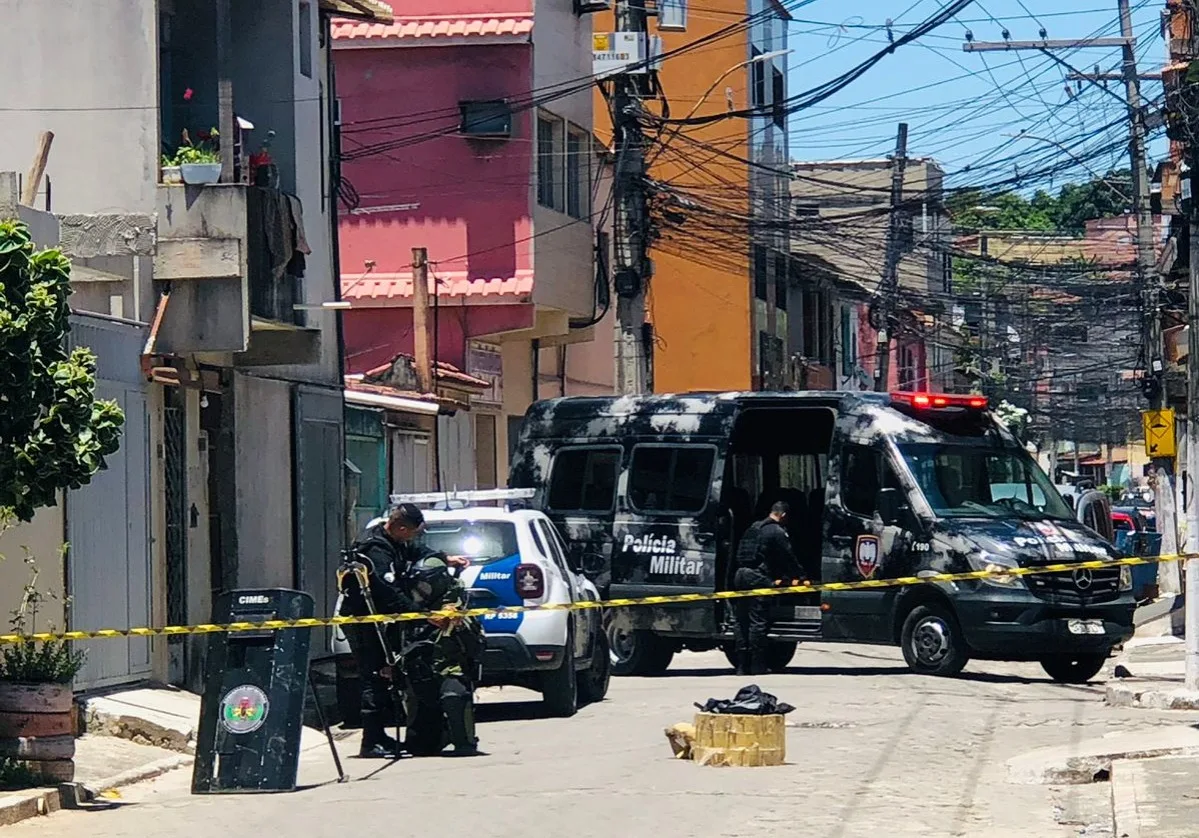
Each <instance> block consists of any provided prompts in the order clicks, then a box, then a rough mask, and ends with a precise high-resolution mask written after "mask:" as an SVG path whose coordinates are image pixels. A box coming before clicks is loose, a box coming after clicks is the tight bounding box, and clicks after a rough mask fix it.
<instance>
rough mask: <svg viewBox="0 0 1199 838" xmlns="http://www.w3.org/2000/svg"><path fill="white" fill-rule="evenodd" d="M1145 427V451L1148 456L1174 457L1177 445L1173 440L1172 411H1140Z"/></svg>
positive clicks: (1176, 452) (1167, 409)
mask: <svg viewBox="0 0 1199 838" xmlns="http://www.w3.org/2000/svg"><path fill="white" fill-rule="evenodd" d="M1141 422H1142V423H1143V424H1144V427H1145V453H1146V454H1147V455H1148V456H1150V457H1175V456H1177V454H1178V447H1177V444H1176V442H1175V440H1174V411H1173V410H1170V409H1169V408H1166V409H1165V410H1144V411H1141Z"/></svg>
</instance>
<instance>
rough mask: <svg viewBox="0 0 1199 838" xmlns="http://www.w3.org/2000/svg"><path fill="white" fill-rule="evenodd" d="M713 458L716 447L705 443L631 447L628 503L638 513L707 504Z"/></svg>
mask: <svg viewBox="0 0 1199 838" xmlns="http://www.w3.org/2000/svg"><path fill="white" fill-rule="evenodd" d="M715 461H716V450H715V449H714V448H709V447H707V446H698V445H690V446H670V445H637V446H634V447H633V462H632V466H631V467H630V469H629V503H630V505H631V506H632V507H633V509H636V510H638V511H639V512H669V513H695V512H699V511H700V510H701V509H703V508H704V506H706V505H707V503H708V490H709V489H710V488H711V486H712V465H713V464H714V463H715Z"/></svg>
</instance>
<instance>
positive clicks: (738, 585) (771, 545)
mask: <svg viewBox="0 0 1199 838" xmlns="http://www.w3.org/2000/svg"><path fill="white" fill-rule="evenodd" d="M790 511H791V508H790V507H789V506H788V505H787V504H786V503H785V502H784V501H779V502H778V503H776V504H774V506H772V507H770V515H768V516H767V517H766V518H763V519H762V520H761V521H755V522H754V523H753V524H750V526H749V529H748V530H746V531H745V535H743V536H742V537H741V544H740V545H739V546H738V548H737V573H736V574H735V575H734V577H733V589H734V590H738V591H750V590H754V589H757V588H769V587H771V586H772V585H773V584H775V583H776V581H782V580H784V579H786V580H792V579H799V578H800V577H801V576H802V575H803V574H802V571H801V570H800V566H799V562H798V560H796V558H795V552H794V551H793V550H792V549H791V538H790V537H789V536H788V535H787V530H786V528H785V526H784V524H785V523H786V520H787V515H788V513H790ZM733 603H734V610H735V612H736V615H737V674H738V675H764V674H766V672H767V671H768V669H769V667H768V664H767V659H766V648H767V640H766V633H767V631H768V630H769V627H770V603H769V600H767V599H766V598H764V597H738V598H737V599H735V600H734V601H733Z"/></svg>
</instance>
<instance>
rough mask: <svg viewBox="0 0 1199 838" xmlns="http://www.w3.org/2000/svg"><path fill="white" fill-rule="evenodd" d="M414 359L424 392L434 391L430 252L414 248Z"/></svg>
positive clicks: (419, 381)
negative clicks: (431, 343)
mask: <svg viewBox="0 0 1199 838" xmlns="http://www.w3.org/2000/svg"><path fill="white" fill-rule="evenodd" d="M412 359H413V361H414V362H415V365H416V381H417V384H418V385H419V386H420V390H421V392H422V393H432V392H433V353H432V350H431V349H430V348H429V254H428V251H426V250H425V248H423V247H414V248H412Z"/></svg>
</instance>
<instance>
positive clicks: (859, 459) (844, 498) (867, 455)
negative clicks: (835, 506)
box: [841, 445, 882, 518]
mask: <svg viewBox="0 0 1199 838" xmlns="http://www.w3.org/2000/svg"><path fill="white" fill-rule="evenodd" d="M881 460H882V458H881V457H880V456H879V451H877V450H876V449H874V448H869V447H867V446H865V445H845V446H842V448H841V503H842V505H844V506H845V508H846V509H847V510H849V511H850V512H852V513H854V514H855V515H862V516H865V517H867V518H870V517H873V515H874V510H875V504H876V499H877V498H878V490H879V489H880V488H882V486H881V484H880V480H879V471H880V468H879V466H880V465H881Z"/></svg>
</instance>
